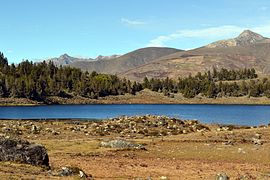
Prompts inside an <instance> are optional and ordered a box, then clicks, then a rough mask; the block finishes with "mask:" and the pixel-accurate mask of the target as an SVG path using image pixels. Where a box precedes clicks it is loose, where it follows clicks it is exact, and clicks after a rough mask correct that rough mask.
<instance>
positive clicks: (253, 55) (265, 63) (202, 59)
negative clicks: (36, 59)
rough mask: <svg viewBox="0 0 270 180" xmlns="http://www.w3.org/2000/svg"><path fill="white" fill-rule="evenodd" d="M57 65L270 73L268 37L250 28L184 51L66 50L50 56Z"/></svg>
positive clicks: (168, 73) (153, 72)
mask: <svg viewBox="0 0 270 180" xmlns="http://www.w3.org/2000/svg"><path fill="white" fill-rule="evenodd" d="M51 60H53V61H54V62H55V63H56V64H57V65H70V66H72V67H77V68H81V69H82V70H87V71H89V72H91V71H97V72H101V73H109V74H117V75H119V76H121V77H126V78H128V79H131V80H137V81H141V80H142V79H143V78H144V77H145V76H147V77H149V78H152V77H155V78H165V77H171V78H178V77H179V76H188V75H189V74H196V73H197V72H205V71H208V70H212V69H213V68H214V67H215V68H216V69H220V68H227V69H243V68H255V69H256V71H257V72H258V73H259V74H263V75H268V74H270V39H269V38H266V37H263V36H262V35H260V34H257V33H255V32H252V31H250V30H245V31H243V32H242V33H241V34H240V35H239V36H237V37H236V38H232V39H227V40H220V41H216V42H213V43H211V44H208V45H206V46H203V47H200V48H197V49H193V50H189V51H183V50H178V49H173V48H163V47H149V48H142V49H138V50H135V51H133V52H130V53H127V54H125V55H122V56H118V55H113V56H98V57H97V58H96V59H91V58H89V59H81V58H74V57H70V56H68V55H67V54H64V55H62V56H60V57H59V58H54V59H51Z"/></svg>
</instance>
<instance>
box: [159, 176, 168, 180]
mask: <svg viewBox="0 0 270 180" xmlns="http://www.w3.org/2000/svg"><path fill="white" fill-rule="evenodd" d="M159 179H160V180H168V179H169V178H168V177H167V176H161V177H160V178H159Z"/></svg>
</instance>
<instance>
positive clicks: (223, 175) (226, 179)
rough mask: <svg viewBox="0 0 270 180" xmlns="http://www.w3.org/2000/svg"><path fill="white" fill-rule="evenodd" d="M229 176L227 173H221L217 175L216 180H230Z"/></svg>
mask: <svg viewBox="0 0 270 180" xmlns="http://www.w3.org/2000/svg"><path fill="white" fill-rule="evenodd" d="M229 179H230V178H229V176H228V175H227V174H226V173H219V174H217V175H216V180H229Z"/></svg>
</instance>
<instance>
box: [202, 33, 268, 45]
mask: <svg viewBox="0 0 270 180" xmlns="http://www.w3.org/2000/svg"><path fill="white" fill-rule="evenodd" d="M269 40H270V39H269V38H265V37H263V36H262V35H260V34H257V33H255V32H252V31H250V30H245V31H243V32H242V33H241V34H240V35H239V36H238V37H236V38H233V39H228V40H221V41H217V42H214V43H211V44H209V45H207V46H206V47H208V48H217V47H235V46H249V45H252V44H257V43H267V42H268V43H269V42H270V41H269Z"/></svg>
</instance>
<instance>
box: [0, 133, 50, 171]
mask: <svg viewBox="0 0 270 180" xmlns="http://www.w3.org/2000/svg"><path fill="white" fill-rule="evenodd" d="M0 161H14V162H20V163H26V164H32V165H35V166H49V156H48V154H47V151H46V149H45V147H44V146H42V145H38V144H31V143H29V142H28V141H24V140H16V139H6V138H0Z"/></svg>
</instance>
